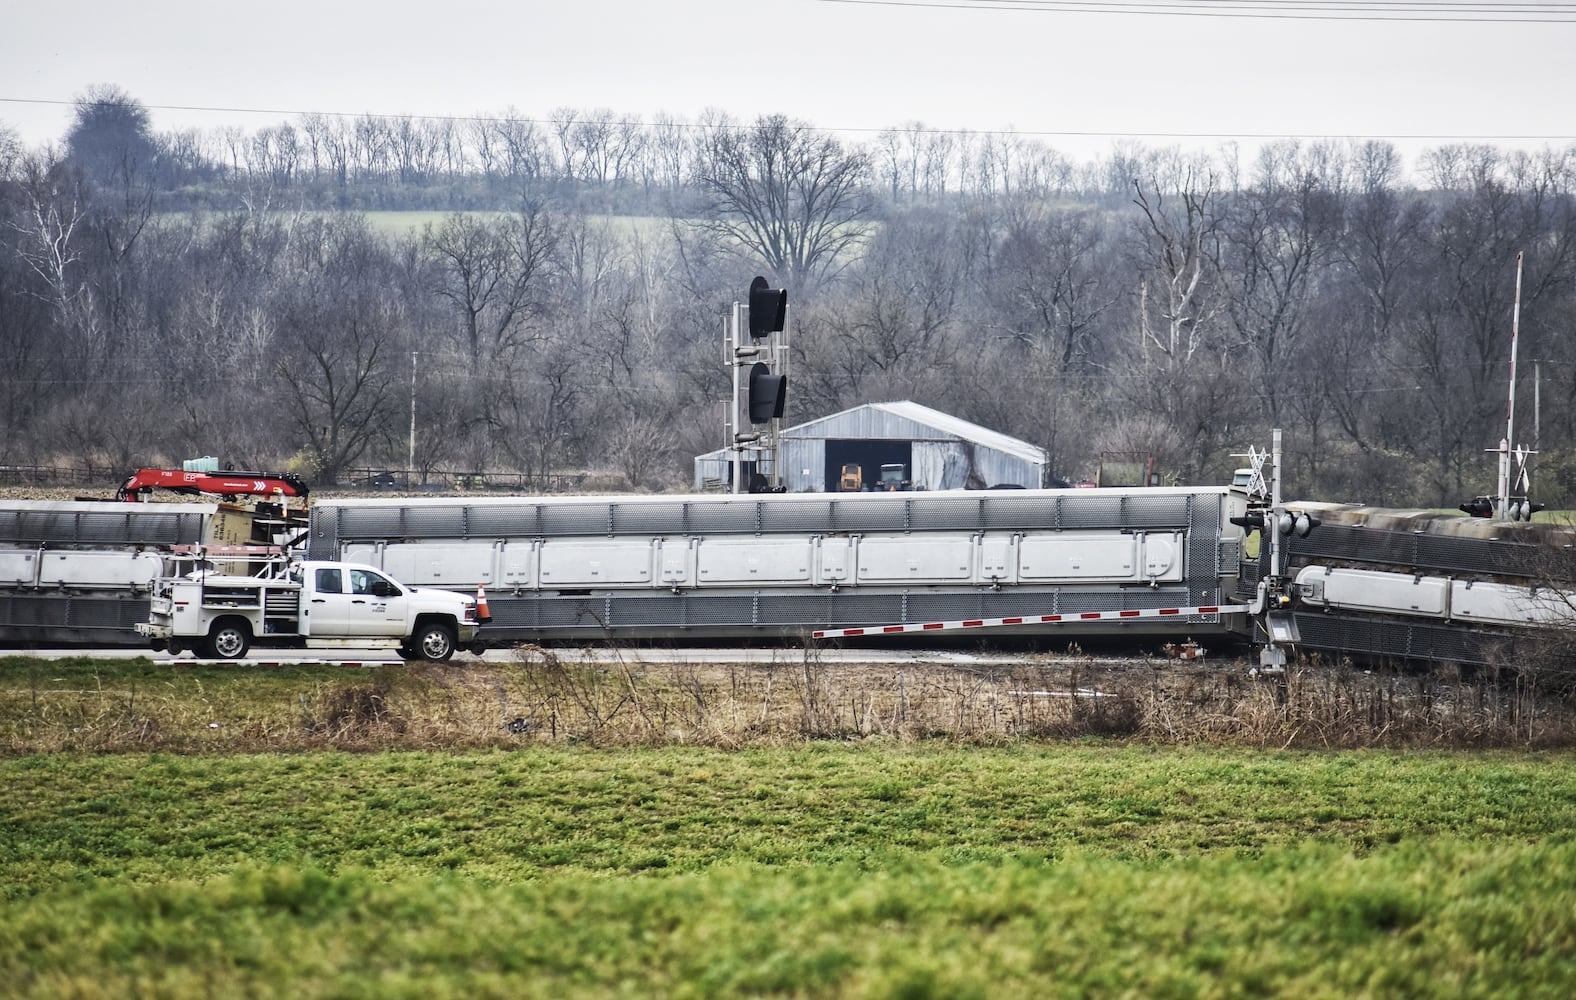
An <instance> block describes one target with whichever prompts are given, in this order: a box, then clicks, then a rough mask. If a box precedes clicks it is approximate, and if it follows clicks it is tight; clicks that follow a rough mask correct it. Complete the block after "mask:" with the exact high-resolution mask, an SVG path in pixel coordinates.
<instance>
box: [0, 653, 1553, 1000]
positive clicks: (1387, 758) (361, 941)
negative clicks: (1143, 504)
mask: <svg viewBox="0 0 1576 1000" xmlns="http://www.w3.org/2000/svg"><path fill="white" fill-rule="evenodd" d="M529 669H530V670H531V671H534V672H537V673H547V672H550V668H549V666H548V665H546V664H544V663H543V662H540V661H538V662H536V663H535V664H534V665H532V666H530V667H529ZM785 672H786V671H785ZM877 673H879V671H877ZM606 676H609V677H613V678H614V679H618V675H617V672H616V671H613V672H609V673H607V675H606ZM417 677H419V675H416V674H413V675H412V678H411V679H410V681H409V683H410V684H412V685H414V684H415V680H416V678H417ZM696 679H697V678H696V676H694V675H683V676H681V677H679V678H678V679H677V680H675V681H674V683H678V681H682V680H696ZM495 680H497V679H496V678H492V679H491V680H489V682H488V683H483V684H479V685H471V686H466V685H462V684H458V683H451V684H449V685H447V686H444V685H439V684H436V682H431V683H430V686H421V685H415V686H414V687H410V688H406V687H400V686H399V685H396V684H394V683H392V682H389V681H383V682H381V683H382V684H383V686H382V687H381V688H380V687H379V686H378V684H379V683H380V682H378V681H377V680H376V679H375V678H373V677H371V676H369V675H368V674H367V673H364V672H354V671H338V672H329V671H324V670H322V669H320V668H317V669H314V668H292V669H290V670H282V671H275V672H260V671H239V670H236V669H234V668H209V667H203V668H197V667H187V668H182V669H179V670H175V669H172V668H170V667H168V666H165V665H157V664H152V663H149V662H147V661H143V663H142V664H140V665H139V664H133V665H132V666H130V667H128V668H127V669H126V671H125V673H124V674H120V673H117V669H116V668H115V667H114V666H109V665H105V664H93V663H91V662H89V661H77V662H67V663H60V662H54V663H42V662H41V661H30V660H7V661H0V696H3V697H0V725H3V726H4V732H5V734H6V736H7V739H8V741H9V742H8V743H7V744H6V745H7V746H8V747H9V748H10V749H9V750H8V751H7V753H6V755H4V756H0V787H4V789H5V792H4V795H3V798H0V886H3V890H0V893H3V895H0V927H4V928H5V933H3V934H0V983H5V984H7V985H6V986H5V987H3V988H0V993H6V994H7V995H16V996H28V997H35V996H37V997H44V996H49V997H54V996H80V997H88V996H106V997H109V996H128V995H143V996H169V997H212V996H230V995H248V996H324V997H327V996H390V997H393V996H422V997H429V996H436V997H444V996H466V997H472V996H498V997H502V996H551V997H576V996H742V995H779V996H892V997H955V996H991V997H995V996H1007V997H1019V996H1021V997H1030V996H1034V997H1038V996H1088V995H1106V996H1116V995H1131V996H1150V995H1160V996H1234V995H1272V994H1278V995H1285V996H1321V995H1323V996H1349V995H1372V996H1378V995H1407V996H1505V995H1523V996H1569V995H1572V994H1573V992H1576V919H1573V918H1572V914H1573V913H1576V837H1573V835H1572V831H1573V830H1576V767H1573V766H1572V765H1573V764H1576V754H1573V753H1571V752H1569V751H1565V750H1525V749H1523V750H1508V749H1497V750H1462V749H1450V750H1442V749H1410V750H1402V749H1379V748H1370V749H1354V750H1329V751H1324V750H1280V749H1262V748H1260V747H1257V746H1250V745H1243V744H1242V743H1240V742H1236V743H1230V742H1229V741H1228V744H1227V745H1211V744H1204V743H1200V742H1199V741H1190V744H1189V745H1177V744H1176V743H1172V744H1170V745H1166V744H1162V743H1160V742H1157V741H1155V740H1143V741H1118V740H1110V739H1089V738H1083V739H1072V740H1068V739H1046V738H1041V737H1028V736H1023V737H1017V738H1008V737H1005V736H1004V735H1003V734H1001V733H993V734H990V737H991V738H989V739H981V738H969V739H960V738H957V736H956V735H953V736H945V737H936V736H924V735H919V736H916V735H915V734H913V733H911V732H894V733H875V734H865V735H861V734H859V733H855V732H842V733H840V734H839V735H837V736H834V737H827V736H811V735H806V734H803V733H802V732H801V733H799V734H798V735H794V734H793V733H792V732H791V731H790V728H789V727H787V726H786V725H785V726H783V727H779V728H777V729H774V730H772V731H770V732H769V733H767V734H765V735H763V736H762V738H760V739H759V740H756V741H754V742H749V741H744V742H739V741H737V740H735V741H733V742H728V741H725V740H720V739H719V740H714V741H712V742H710V743H707V744H706V745H697V744H696V743H694V742H685V741H683V740H680V739H672V738H670V739H667V740H658V739H653V738H652V732H651V730H650V729H645V730H642V729H639V728H638V727H637V728H634V729H631V730H628V731H627V732H626V731H625V730H623V729H618V730H617V731H616V733H615V728H614V727H613V725H612V723H613V721H614V720H616V719H618V718H620V717H621V713H620V712H613V713H612V718H607V717H606V715H607V711H608V710H607V708H606V706H604V707H603V708H600V709H599V708H597V707H596V706H595V705H594V704H593V705H591V710H592V711H593V712H602V713H603V715H604V720H603V721H604V723H606V724H607V725H605V726H604V728H602V729H600V730H597V731H596V732H593V731H592V730H591V729H589V728H588V726H589V723H588V722H587V721H586V720H585V718H584V717H578V718H579V721H578V722H576V721H573V719H571V716H570V713H569V712H568V709H567V702H572V701H573V700H574V699H573V698H572V697H570V696H568V695H566V696H565V698H566V707H565V711H564V723H565V725H566V727H569V728H568V729H567V730H566V731H565V732H564V733H562V734H561V735H560V736H558V737H554V736H553V735H552V734H551V733H549V732H548V731H547V730H546V729H545V728H544V727H542V726H540V725H533V726H531V727H519V728H520V731H519V732H509V731H508V730H507V728H506V729H505V730H504V731H503V732H502V733H501V734H500V733H499V732H498V726H497V714H496V713H497V712H498V711H499V709H500V707H502V708H503V710H504V711H505V712H510V713H512V712H515V711H522V710H524V711H529V710H530V709H529V704H528V694H529V691H530V690H531V689H529V688H528V687H525V686H521V687H519V688H518V689H513V688H511V689H506V690H504V697H505V698H506V699H514V701H513V702H511V703H510V704H509V705H507V706H499V705H498V704H497V702H496V695H497V690H495V689H492V688H491V687H490V685H491V683H492V681H495ZM734 681H735V683H740V678H739V676H737V675H736V676H735V678H734ZM559 682H560V683H561V684H563V683H569V681H568V680H566V679H564V678H559ZM918 682H919V677H917V676H916V677H915V679H914V686H913V687H910V688H909V689H908V691H907V696H908V697H909V698H910V699H911V701H910V708H911V710H913V711H916V712H917V711H919V710H920V707H919V704H917V703H920V702H922V699H921V697H920V689H919V687H918ZM513 683H514V684H517V685H519V684H523V682H521V681H519V679H515V681H514V682H513ZM580 683H581V684H582V686H581V687H580V688H577V690H580V691H581V694H582V696H583V697H585V698H586V699H587V700H588V704H589V703H590V702H591V701H593V700H594V698H595V697H600V696H601V695H600V694H598V692H599V691H600V690H601V689H598V688H596V687H595V686H594V685H592V684H591V683H590V682H589V681H584V680H583V679H582V681H581V682H580ZM719 683H720V681H719ZM842 683H849V682H848V681H846V679H845V680H844V681H843V682H842ZM781 684H782V686H783V688H782V689H783V691H786V690H787V689H788V688H789V686H790V685H789V684H788V679H787V678H786V677H784V678H782V679H781ZM810 686H811V685H808V684H801V688H802V689H803V690H802V691H801V693H800V694H798V695H796V696H795V697H793V698H785V701H787V702H789V703H790V704H794V705H795V707H793V708H791V709H789V710H788V711H789V716H788V717H789V718H792V719H795V720H798V721H799V722H800V723H802V722H803V721H804V720H805V718H806V709H805V706H804V698H805V694H804V693H803V691H807V690H808V689H809V687H810ZM477 687H480V688H481V689H484V690H488V692H489V695H490V696H492V697H493V698H494V701H493V712H494V715H493V716H492V717H491V719H490V721H489V723H488V729H489V731H490V735H489V736H488V737H487V738H486V739H482V738H481V737H480V736H479V735H477V734H473V735H472V737H471V738H470V739H465V738H461V734H464V733H468V732H471V729H470V727H471V725H472V723H471V722H468V721H466V720H467V719H469V718H470V716H471V715H472V714H474V713H476V712H478V711H479V709H478V708H477V707H476V706H475V705H473V704H471V703H470V702H469V701H468V696H469V693H470V692H471V691H472V690H473V689H474V688H477ZM883 689H884V688H883ZM537 690H538V694H539V695H541V694H543V693H544V692H545V689H537ZM637 690H639V689H637ZM839 690H841V689H839ZM369 691H370V692H373V693H376V692H378V691H381V694H378V695H377V697H378V698H382V699H383V702H382V707H381V708H377V709H376V710H374V708H373V707H369V706H370V705H371V703H372V702H373V701H375V700H376V699H374V698H373V697H372V694H369ZM713 693H714V692H712V690H711V689H707V692H706V696H707V697H710V696H711V695H712V694H713ZM445 697H447V699H448V704H449V710H450V711H452V712H453V713H454V716H453V717H452V718H451V719H450V720H449V722H448V723H447V724H446V725H440V721H441V720H440V719H439V716H440V715H441V712H442V706H443V704H444V699H445ZM657 697H658V696H657V694H656V693H655V689H654V688H653V689H651V690H649V691H647V692H646V693H645V694H644V696H643V698H640V699H636V701H637V702H638V703H639V704H640V705H641V707H642V708H643V709H644V710H646V711H648V712H651V711H655V710H656V709H657V707H658V705H659V702H658V700H657ZM874 698H875V695H874V694H872V699H874ZM957 703H958V699H957V696H956V695H954V696H953V701H952V702H949V704H952V705H954V707H955V705H956V704H957ZM609 704H611V703H609ZM632 704H633V703H631V702H629V701H627V700H626V702H625V708H624V709H623V711H628V712H629V713H630V714H631V715H635V714H638V712H637V710H636V709H635V708H634V707H632ZM748 704H749V705H750V706H752V707H753V706H754V705H755V704H756V702H754V701H750V702H748ZM330 706H340V707H341V708H347V713H346V715H345V716H344V721H345V722H346V725H347V728H344V729H341V730H339V731H338V735H337V736H336V735H335V732H336V731H335V730H333V729H332V728H331V727H330V728H325V726H324V720H325V718H326V717H327V716H326V714H325V713H326V711H327V709H328V707H330ZM718 711H719V712H720V711H721V709H718ZM857 714H858V713H857V712H856V711H854V710H852V709H850V710H848V711H845V713H844V715H843V719H844V723H843V724H846V722H847V720H850V719H853V718H855V717H856V716H857ZM814 718H815V719H819V720H820V721H821V722H822V723H823V724H824V723H825V722H826V719H827V716H826V715H825V714H824V713H823V714H821V715H815V716H814ZM536 721H537V722H538V723H539V722H540V721H541V719H540V718H537V720H536ZM670 721H671V720H670ZM351 722H354V723H355V724H354V725H350V723H351ZM932 724H933V722H931V721H927V722H926V723H925V725H926V726H927V727H929V726H931V725H932ZM187 726H190V727H191V728H192V730H193V732H192V733H185V732H184V731H182V732H175V730H183V728H184V727H187ZM213 726H217V728H210V727H213ZM368 726H370V727H372V728H373V729H376V730H377V732H378V733H381V736H379V737H378V738H371V737H370V736H369V733H368V731H366V727H368ZM358 727H359V728H358ZM378 727H381V728H378ZM72 729H76V730H79V733H78V735H79V736H80V737H81V741H80V742H79V743H78V744H75V745H73V744H71V742H70V739H69V736H70V730H72ZM286 729H290V730H293V731H294V732H295V733H296V734H297V736H298V738H297V739H295V740H293V741H292V740H287V739H285V730H286ZM160 730H162V734H163V735H162V736H160V735H159V732H157V731H160ZM201 733H207V734H210V735H209V736H207V737H203V736H201V735H200V734H201ZM642 733H643V734H644V735H643V736H642V735H641V734H642ZM630 734H633V736H631V735H630ZM977 735H978V734H977ZM594 736H600V737H601V738H593V737H594ZM177 737H178V738H177ZM204 738H206V739H208V740H209V742H208V743H207V744H206V745H204V744H203V743H202V742H201V740H202V739H204ZM161 739H162V740H163V742H160V740H161ZM149 746H154V747H162V748H164V749H155V750H151V751H150V750H148V749H139V747H143V748H145V747H149ZM176 750H178V751H179V752H175V751H176Z"/></svg>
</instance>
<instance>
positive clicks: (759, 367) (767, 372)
mask: <svg viewBox="0 0 1576 1000" xmlns="http://www.w3.org/2000/svg"><path fill="white" fill-rule="evenodd" d="M757 280H759V279H757ZM749 396H750V406H749V409H750V423H752V424H764V423H766V422H767V421H768V420H771V419H773V418H774V417H781V416H782V415H783V407H784V404H786V403H787V401H788V376H786V375H773V374H772V370H771V369H770V368H768V367H766V365H765V364H764V363H761V362H757V363H756V364H755V365H754V366H753V367H752V368H751V369H750V390H749Z"/></svg>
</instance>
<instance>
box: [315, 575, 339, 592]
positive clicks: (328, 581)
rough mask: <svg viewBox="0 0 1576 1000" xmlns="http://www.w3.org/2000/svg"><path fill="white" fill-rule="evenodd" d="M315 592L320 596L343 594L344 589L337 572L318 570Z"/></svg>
mask: <svg viewBox="0 0 1576 1000" xmlns="http://www.w3.org/2000/svg"><path fill="white" fill-rule="evenodd" d="M317 591H318V593H320V594H342V593H344V592H345V591H344V587H343V585H342V584H341V583H340V579H339V570H337V569H319V570H318V571H317Z"/></svg>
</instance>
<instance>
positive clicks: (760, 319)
mask: <svg viewBox="0 0 1576 1000" xmlns="http://www.w3.org/2000/svg"><path fill="white" fill-rule="evenodd" d="M787 319H788V289H786V288H768V287H767V285H766V279H765V278H761V277H757V278H756V279H755V280H754V281H752V282H750V336H751V337H752V338H755V339H759V338H761V337H769V336H771V335H772V334H774V333H781V332H782V329H783V323H784V322H785V321H786V320H787ZM778 415H779V416H781V414H778Z"/></svg>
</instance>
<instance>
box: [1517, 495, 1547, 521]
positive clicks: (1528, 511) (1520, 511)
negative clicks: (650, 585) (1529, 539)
mask: <svg viewBox="0 0 1576 1000" xmlns="http://www.w3.org/2000/svg"><path fill="white" fill-rule="evenodd" d="M1544 506H1545V505H1544V504H1541V503H1533V502H1532V501H1531V500H1518V501H1514V502H1513V503H1511V505H1510V519H1511V520H1512V521H1530V520H1532V515H1534V514H1536V513H1537V512H1538V511H1540V510H1542V509H1543V508H1544Z"/></svg>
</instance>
